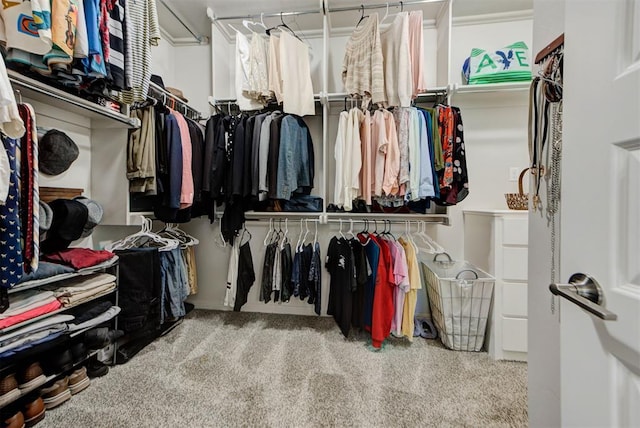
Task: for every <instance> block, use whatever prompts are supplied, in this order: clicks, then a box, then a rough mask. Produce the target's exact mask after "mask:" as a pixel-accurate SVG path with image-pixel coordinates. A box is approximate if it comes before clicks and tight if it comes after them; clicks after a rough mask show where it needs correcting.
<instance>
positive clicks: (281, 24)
mask: <svg viewBox="0 0 640 428" xmlns="http://www.w3.org/2000/svg"><path fill="white" fill-rule="evenodd" d="M282 14H283V12H280V24H278V25H276V26H275V27H271V28H267V29H266V32H267V34H268V35H271V31H273V30H277V29H279V28H280V29H282V28H284V29H285V30H287V31H288V32H289V33H290V34H291V35H292V36H293V37H295V38H296V39H298V40H300V41H301V42H302V39H301V38H300V37H298V35H297V34H296V33H295V32H294V31H293V30H292V29H291V27H289V26H288V25H287V24H286V23H285V22H284V18H283V17H282ZM303 43H304V42H303Z"/></svg>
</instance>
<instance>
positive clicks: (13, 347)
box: [0, 315, 74, 358]
mask: <svg viewBox="0 0 640 428" xmlns="http://www.w3.org/2000/svg"><path fill="white" fill-rule="evenodd" d="M73 319H74V317H73V315H54V316H52V317H49V318H45V319H43V320H42V321H37V322H34V323H31V324H28V325H26V326H24V327H22V328H19V329H17V330H14V331H11V332H9V333H5V334H3V335H0V358H7V357H11V356H13V355H15V354H16V353H17V352H20V351H24V350H25V349H28V348H31V347H33V346H36V345H39V344H41V343H44V342H48V341H50V340H53V339H55V338H57V337H59V336H60V335H62V334H64V333H65V332H66V331H67V330H68V329H69V327H68V325H67V323H68V322H69V321H72V320H73Z"/></svg>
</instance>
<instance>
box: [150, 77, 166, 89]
mask: <svg viewBox="0 0 640 428" xmlns="http://www.w3.org/2000/svg"><path fill="white" fill-rule="evenodd" d="M151 81H152V82H153V83H155V84H156V85H158V86H160V87H161V88H162V89H165V87H164V82H163V81H162V77H161V76H158V75H157V74H152V75H151Z"/></svg>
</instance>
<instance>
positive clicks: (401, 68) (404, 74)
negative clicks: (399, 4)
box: [380, 12, 413, 107]
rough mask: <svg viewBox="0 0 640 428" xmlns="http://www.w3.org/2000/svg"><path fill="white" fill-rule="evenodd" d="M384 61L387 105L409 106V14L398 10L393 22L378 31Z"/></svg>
mask: <svg viewBox="0 0 640 428" xmlns="http://www.w3.org/2000/svg"><path fill="white" fill-rule="evenodd" d="M380 42H381V46H382V57H383V63H384V87H385V94H386V97H385V98H386V100H387V101H386V103H385V106H387V107H398V106H400V107H409V106H410V105H411V96H412V93H413V77H412V75H411V60H410V53H409V14H408V13H407V12H400V13H399V14H398V15H397V16H396V18H395V19H394V20H393V22H392V23H391V24H390V25H389V26H388V27H387V28H386V29H384V30H382V31H380Z"/></svg>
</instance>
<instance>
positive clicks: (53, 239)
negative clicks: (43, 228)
mask: <svg viewBox="0 0 640 428" xmlns="http://www.w3.org/2000/svg"><path fill="white" fill-rule="evenodd" d="M49 206H50V207H51V210H52V211H53V221H52V222H51V227H50V228H49V231H48V232H47V239H46V240H45V241H44V242H43V243H42V246H41V247H42V251H43V252H45V253H50V252H54V251H59V250H63V249H65V248H67V247H68V246H69V244H71V242H72V241H75V240H76V239H80V237H82V233H83V232H84V227H85V225H86V224H87V219H88V217H89V209H88V208H87V206H86V205H85V204H83V203H82V202H80V201H76V200H73V199H56V200H55V201H52V202H51V203H49Z"/></svg>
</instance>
